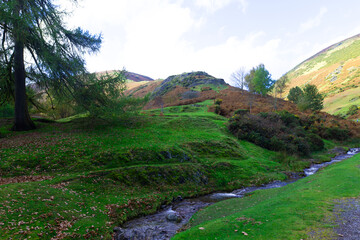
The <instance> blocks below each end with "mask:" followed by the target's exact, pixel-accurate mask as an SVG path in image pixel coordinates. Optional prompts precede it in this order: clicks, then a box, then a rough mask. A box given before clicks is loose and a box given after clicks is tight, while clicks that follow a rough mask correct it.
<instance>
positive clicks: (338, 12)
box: [58, 0, 360, 83]
mask: <svg viewBox="0 0 360 240" xmlns="http://www.w3.org/2000/svg"><path fill="white" fill-rule="evenodd" d="M58 4H60V6H61V7H62V8H63V9H66V10H67V11H70V12H71V14H70V15H69V16H68V17H66V18H65V19H64V21H65V22H66V24H67V26H68V27H69V28H75V27H81V28H83V29H85V30H89V31H90V33H92V34H99V33H101V34H102V37H103V43H102V48H101V50H100V51H99V52H98V53H96V54H91V55H87V56H86V58H85V59H86V62H87V68H88V70H89V71H91V72H95V71H106V70H115V69H116V70H121V69H123V68H125V69H126V70H127V71H130V72H135V73H139V74H142V75H146V76H149V77H151V78H153V79H158V78H162V79H165V78H167V77H168V76H170V75H175V74H181V73H183V72H191V71H205V72H207V73H209V74H210V75H212V76H215V77H218V78H223V79H225V81H227V82H228V83H230V82H231V81H230V80H231V74H232V73H233V72H235V71H236V70H238V69H239V68H245V69H246V70H247V71H249V70H250V69H251V68H252V67H256V66H257V65H259V64H264V65H265V68H266V69H267V70H268V71H269V72H270V74H271V75H272V78H273V79H278V78H280V77H281V76H282V75H283V74H285V73H286V72H287V71H289V70H291V69H292V68H293V67H295V66H296V65H297V64H299V63H300V62H302V61H304V60H305V59H307V58H309V57H311V56H312V55H314V54H316V53H317V52H319V51H321V50H322V49H324V48H326V47H328V46H330V45H332V44H334V43H337V42H339V41H341V40H344V39H346V38H348V37H351V36H353V35H356V34H359V33H360V17H359V16H360V1H358V0H342V1H338V0H101V1H99V0H78V3H77V4H76V5H74V4H71V3H69V1H66V0H58Z"/></svg>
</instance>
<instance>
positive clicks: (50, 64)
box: [0, 0, 101, 131]
mask: <svg viewBox="0 0 360 240" xmlns="http://www.w3.org/2000/svg"><path fill="white" fill-rule="evenodd" d="M73 1H74V2H76V0H73ZM64 14H66V13H64V12H61V11H60V10H59V7H58V6H56V5H55V4H54V3H53V0H2V1H1V5H0V29H1V33H0V34H1V35H0V37H1V46H0V96H1V99H0V104H1V102H4V101H6V100H8V99H9V98H14V100H15V122H14V126H13V130H15V131H24V130H30V129H33V128H35V125H34V123H33V122H32V121H31V119H30V116H29V112H28V106H27V96H26V81H29V82H35V83H36V84H37V85H38V86H40V87H42V88H49V87H52V88H53V89H55V90H56V93H57V94H60V95H61V94H65V93H70V94H71V93H73V92H74V91H75V90H76V88H77V87H79V86H80V85H81V82H79V79H81V78H79V77H78V76H81V75H84V74H86V69H85V63H84V60H83V54H84V53H86V52H96V51H98V50H99V49H100V45H101V36H100V35H91V34H90V33H89V32H87V31H83V30H82V29H80V28H77V29H67V28H66V26H65V24H64V22H63V21H62V18H63V17H64Z"/></svg>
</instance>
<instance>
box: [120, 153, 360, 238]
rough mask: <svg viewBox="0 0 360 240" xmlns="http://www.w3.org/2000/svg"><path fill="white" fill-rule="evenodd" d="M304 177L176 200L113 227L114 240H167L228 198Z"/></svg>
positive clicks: (341, 157)
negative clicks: (153, 211)
mask: <svg viewBox="0 0 360 240" xmlns="http://www.w3.org/2000/svg"><path fill="white" fill-rule="evenodd" d="M359 152H360V148H351V149H350V150H349V151H348V152H347V153H346V154H341V155H338V156H336V157H334V158H332V159H331V161H329V162H324V163H320V164H313V165H311V167H309V168H307V169H305V170H304V175H305V177H306V176H309V175H312V174H314V173H316V172H317V171H318V170H319V169H321V168H323V167H326V166H328V165H330V164H333V163H336V162H340V161H342V160H344V159H347V158H350V157H352V156H354V155H355V154H357V153H359ZM301 178H303V177H300V176H298V177H297V178H291V179H289V180H286V181H275V182H271V183H268V184H266V185H263V186H258V187H246V188H241V189H237V190H234V191H232V192H230V193H212V194H208V195H205V196H201V197H198V198H192V199H184V200H183V199H182V198H181V197H178V199H177V200H176V201H174V202H173V204H172V205H171V206H167V207H164V208H163V209H162V210H160V211H159V212H157V213H155V214H152V215H148V216H144V217H141V218H137V219H134V220H131V221H128V222H126V223H125V224H124V225H123V227H122V228H121V227H115V228H114V232H115V237H114V239H115V240H167V239H170V238H171V237H172V236H174V235H175V234H176V232H177V231H178V230H179V229H180V228H181V227H183V226H184V225H185V224H186V223H188V221H189V220H190V218H191V216H192V215H193V214H194V213H196V212H197V211H199V210H200V209H202V208H204V207H207V206H209V205H211V204H214V203H216V202H219V201H222V200H226V199H229V198H241V197H244V196H245V195H246V194H248V193H251V192H253V191H256V190H261V189H270V188H279V187H283V186H285V185H288V184H290V183H293V182H296V181H297V180H299V179H301Z"/></svg>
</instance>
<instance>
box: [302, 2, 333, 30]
mask: <svg viewBox="0 0 360 240" xmlns="http://www.w3.org/2000/svg"><path fill="white" fill-rule="evenodd" d="M327 11H328V9H327V8H325V7H322V8H321V9H320V12H319V13H318V14H317V15H316V16H315V17H314V18H311V19H309V20H307V21H306V22H304V23H302V24H300V28H299V33H304V32H306V31H308V30H311V29H313V28H315V27H318V26H320V24H321V20H322V18H323V16H324V15H325V14H326V13H327Z"/></svg>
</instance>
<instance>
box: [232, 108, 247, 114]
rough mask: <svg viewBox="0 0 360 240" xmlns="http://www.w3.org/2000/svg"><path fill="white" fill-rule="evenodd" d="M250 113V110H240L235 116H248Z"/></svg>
mask: <svg viewBox="0 0 360 240" xmlns="http://www.w3.org/2000/svg"><path fill="white" fill-rule="evenodd" d="M249 112H250V111H249V110H248V109H238V110H236V111H235V112H234V115H235V114H237V115H244V114H248V113H249Z"/></svg>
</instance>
